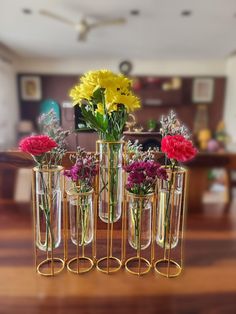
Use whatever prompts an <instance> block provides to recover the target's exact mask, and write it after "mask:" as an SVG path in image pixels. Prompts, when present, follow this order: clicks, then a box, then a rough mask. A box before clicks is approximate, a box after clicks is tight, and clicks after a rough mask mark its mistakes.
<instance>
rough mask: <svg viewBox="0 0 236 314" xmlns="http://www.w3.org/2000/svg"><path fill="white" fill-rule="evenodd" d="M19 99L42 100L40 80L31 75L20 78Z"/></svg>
mask: <svg viewBox="0 0 236 314" xmlns="http://www.w3.org/2000/svg"><path fill="white" fill-rule="evenodd" d="M20 94H21V99H22V100H25V101H38V100H41V99H42V86H41V78H40V77H39V76H33V75H23V76H21V77H20Z"/></svg>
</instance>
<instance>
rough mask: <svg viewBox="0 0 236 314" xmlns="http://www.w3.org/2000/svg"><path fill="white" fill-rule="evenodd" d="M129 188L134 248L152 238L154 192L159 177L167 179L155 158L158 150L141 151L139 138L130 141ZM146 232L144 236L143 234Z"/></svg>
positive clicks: (131, 232) (128, 149)
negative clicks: (136, 140) (132, 142)
mask: <svg viewBox="0 0 236 314" xmlns="http://www.w3.org/2000/svg"><path fill="white" fill-rule="evenodd" d="M127 146H128V148H127V156H128V157H127V159H126V162H127V165H125V166H124V170H125V171H126V173H127V183H126V186H125V187H126V190H127V191H128V192H129V193H130V194H129V199H130V201H129V216H128V217H129V227H128V229H129V243H130V245H131V246H132V247H133V248H134V249H137V250H138V249H139V248H141V249H145V248H146V247H147V246H148V245H149V244H150V241H151V240H150V239H151V231H150V230H151V217H152V216H151V213H152V210H153V209H152V206H153V200H152V201H150V199H151V198H152V197H151V196H153V192H154V191H155V190H156V183H157V179H158V178H161V179H163V180H166V179H167V175H166V170H165V169H164V168H162V167H161V165H160V163H158V162H157V161H155V157H156V156H155V155H156V154H155V153H156V151H152V150H151V149H150V150H148V151H146V152H145V151H142V145H139V144H138V143H137V142H135V143H134V144H131V143H128V145H127ZM141 234H142V235H143V236H142V235H141Z"/></svg>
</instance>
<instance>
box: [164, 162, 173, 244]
mask: <svg viewBox="0 0 236 314" xmlns="http://www.w3.org/2000/svg"><path fill="white" fill-rule="evenodd" d="M175 166H176V163H175V162H173V163H172V165H171V175H170V181H169V182H168V196H167V204H166V212H165V220H164V249H165V248H166V240H167V235H168V236H169V231H170V214H171V211H170V198H171V191H172V185H173V180H174V171H175Z"/></svg>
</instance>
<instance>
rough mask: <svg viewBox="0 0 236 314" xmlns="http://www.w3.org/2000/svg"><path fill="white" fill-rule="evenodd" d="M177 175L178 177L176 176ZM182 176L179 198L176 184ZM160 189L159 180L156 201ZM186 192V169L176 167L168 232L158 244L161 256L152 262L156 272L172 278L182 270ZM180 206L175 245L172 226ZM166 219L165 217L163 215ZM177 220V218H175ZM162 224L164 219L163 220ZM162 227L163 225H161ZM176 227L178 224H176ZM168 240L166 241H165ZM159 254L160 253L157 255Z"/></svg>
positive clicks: (155, 230)
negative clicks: (160, 243) (177, 208)
mask: <svg viewBox="0 0 236 314" xmlns="http://www.w3.org/2000/svg"><path fill="white" fill-rule="evenodd" d="M170 171H171V170H170V168H169V167H168V168H167V173H168V176H170ZM178 176H179V177H178ZM180 176H182V180H183V182H182V194H181V197H180V198H175V197H176V196H175V193H176V186H177V185H178V184H179V183H178V180H181V179H180ZM161 190H162V186H161V181H160V180H159V183H158V193H159V194H158V195H159V197H158V201H159V202H160V193H161ZM186 193H187V171H186V170H185V169H184V168H180V167H178V169H177V171H175V172H174V173H173V184H172V187H171V195H170V197H171V202H170V205H171V206H170V220H169V222H168V223H169V227H168V229H169V233H168V235H167V237H166V238H165V240H164V247H163V248H162V247H160V246H158V249H157V252H158V253H159V252H160V254H163V257H162V258H159V259H158V260H156V261H155V263H154V268H155V270H156V272H157V273H159V274H160V275H162V276H165V277H167V278H173V277H177V276H179V275H180V273H181V272H182V270H183V240H184V226H185V214H186ZM157 206H159V204H158V205H157ZM178 206H180V212H179V232H178V234H179V237H178V239H177V241H178V242H180V243H178V242H177V244H176V246H174V247H173V246H172V239H173V228H174V223H176V221H175V220H176V212H175V210H176V207H178ZM156 216H157V215H155V217H154V226H155V227H154V233H155V237H157V232H158V230H157V229H156V228H157V217H156ZM165 219H166V217H165ZM177 221H178V219H177ZM163 224H164V221H163ZM163 227H164V226H163ZM177 228H178V226H177ZM167 242H168V243H167ZM159 256H160V255H159ZM154 260H155V250H154V251H153V261H154Z"/></svg>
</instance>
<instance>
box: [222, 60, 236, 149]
mask: <svg viewBox="0 0 236 314" xmlns="http://www.w3.org/2000/svg"><path fill="white" fill-rule="evenodd" d="M226 74H227V81H228V84H227V93H226V102H225V110H224V120H225V124H226V129H227V131H228V133H229V135H230V136H231V141H232V142H233V143H236V56H232V57H231V58H229V59H228V61H227V64H226ZM234 150H236V148H234Z"/></svg>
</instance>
